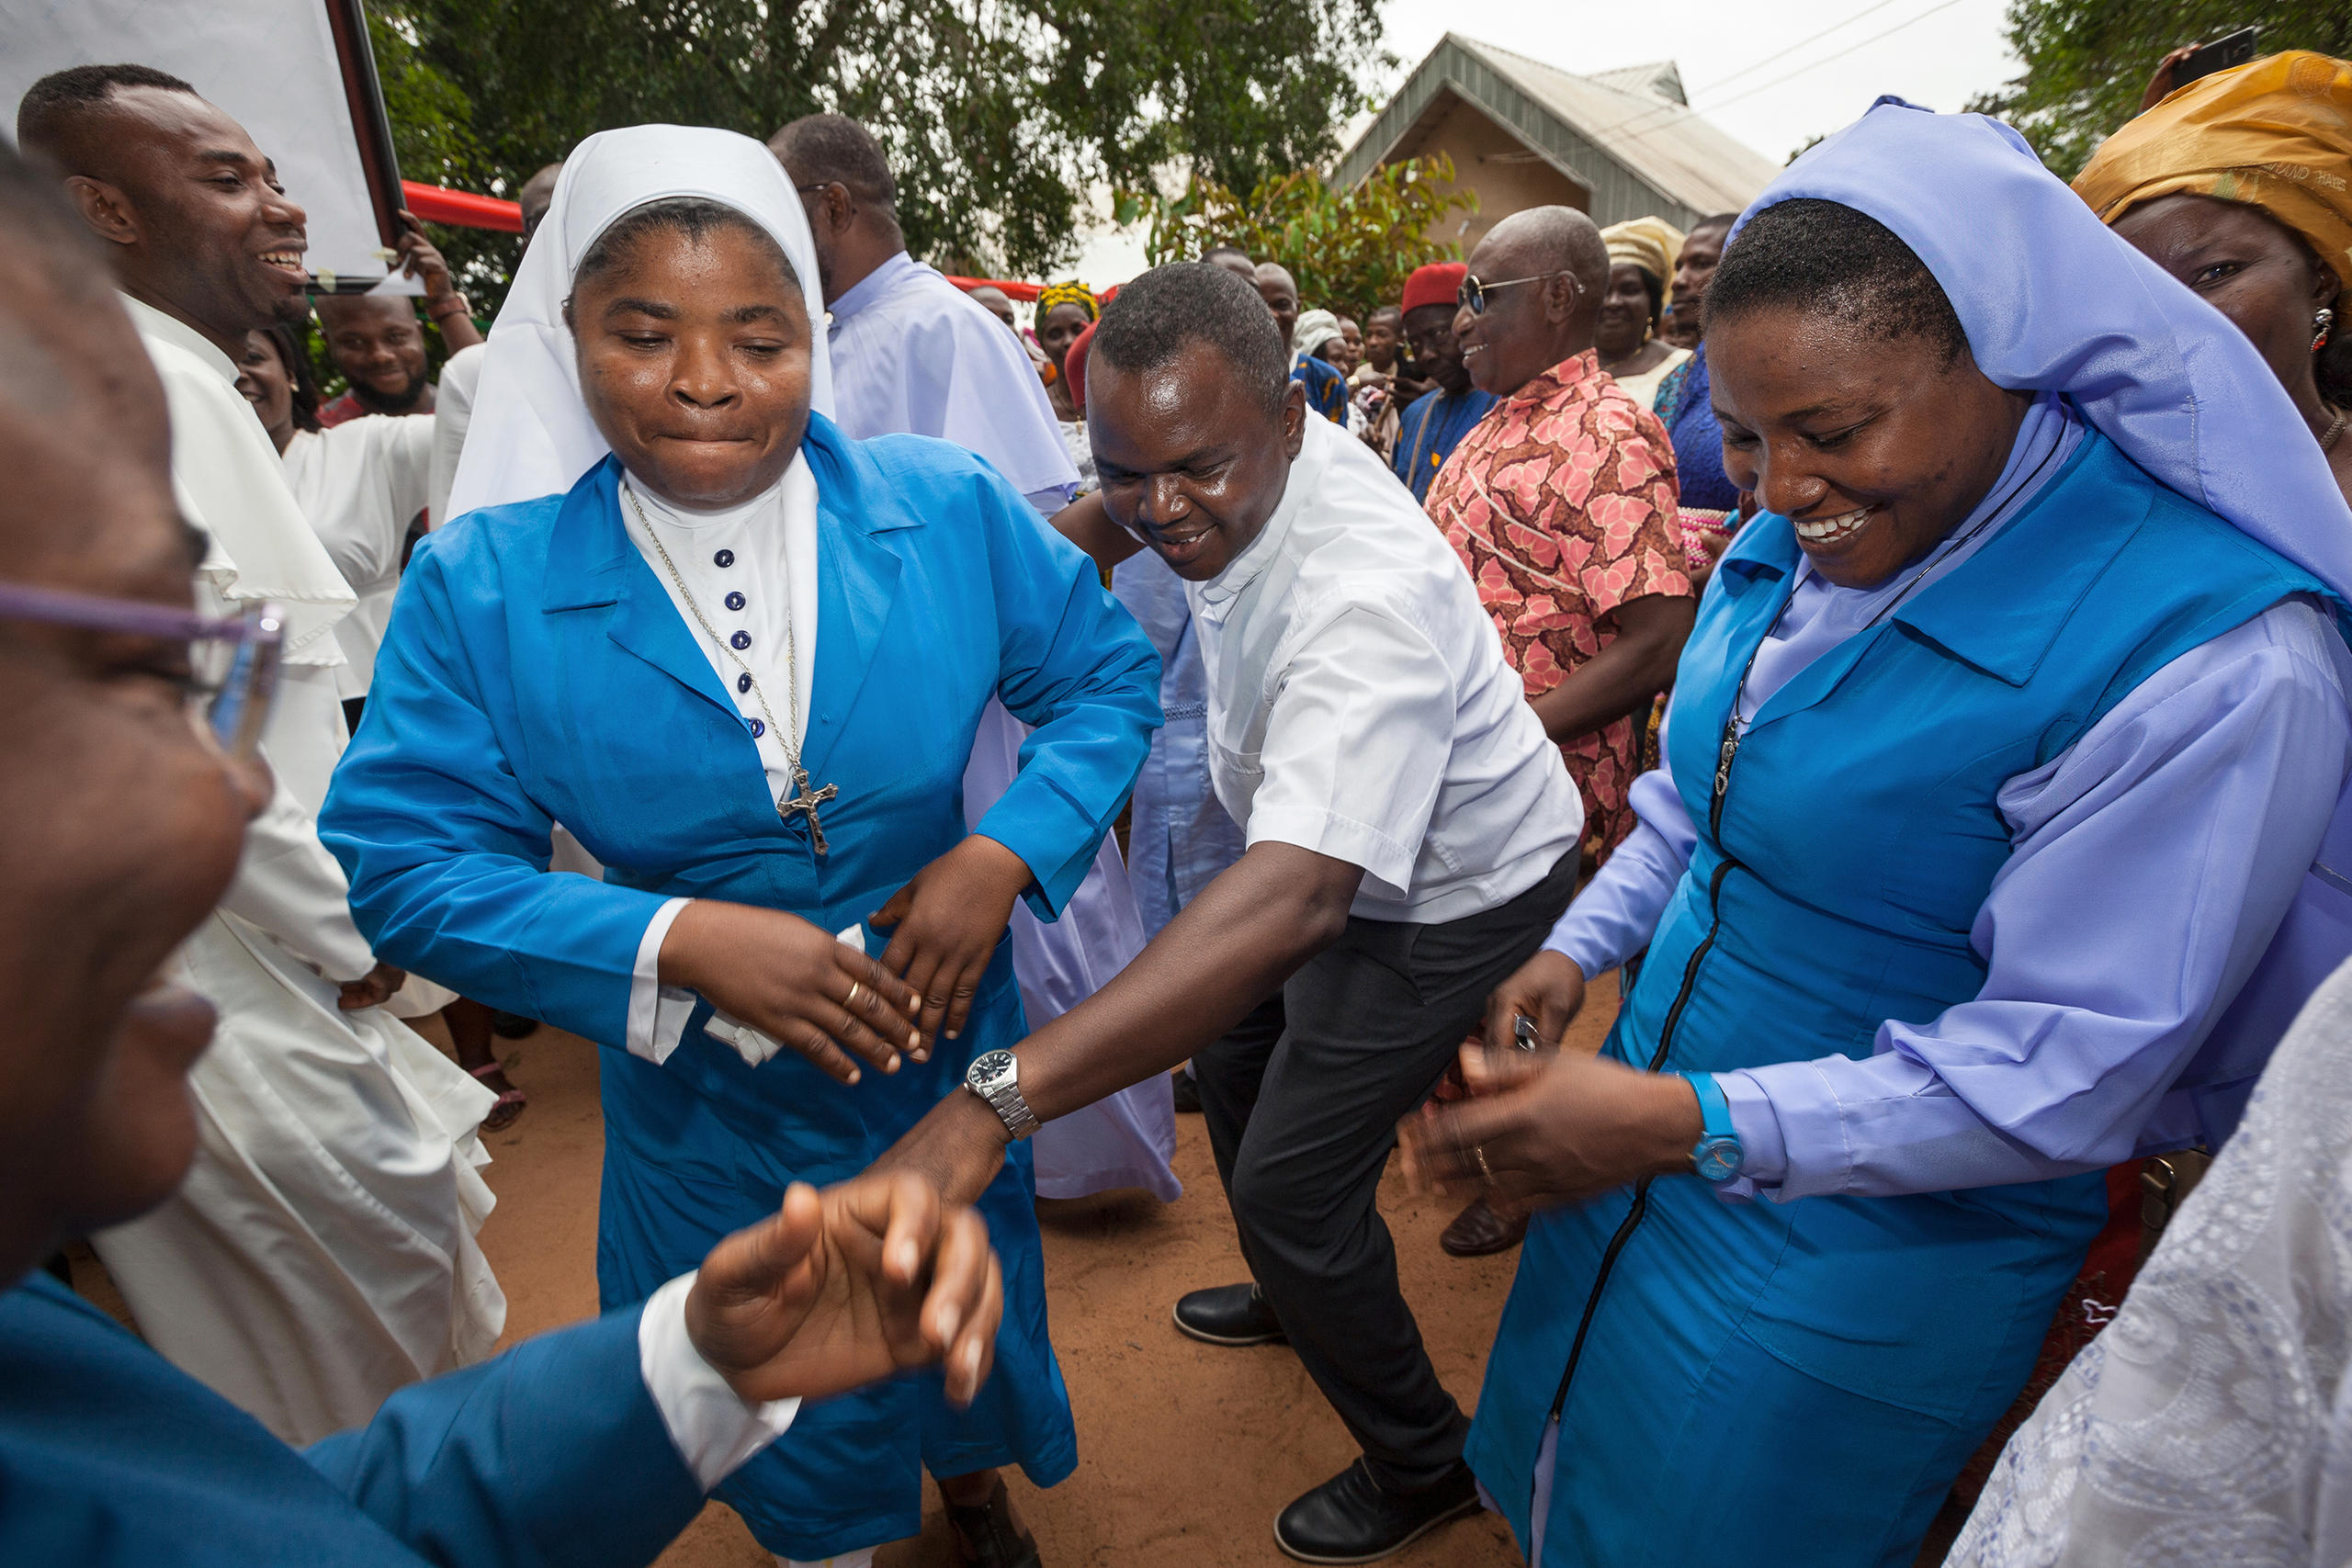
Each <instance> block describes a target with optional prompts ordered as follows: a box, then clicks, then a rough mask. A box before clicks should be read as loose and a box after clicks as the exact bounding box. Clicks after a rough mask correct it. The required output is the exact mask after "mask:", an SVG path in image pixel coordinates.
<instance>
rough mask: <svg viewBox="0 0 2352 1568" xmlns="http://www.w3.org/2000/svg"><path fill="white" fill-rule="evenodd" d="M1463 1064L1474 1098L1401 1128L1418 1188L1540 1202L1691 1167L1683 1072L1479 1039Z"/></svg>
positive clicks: (1408, 1173)
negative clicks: (1495, 1045) (1496, 1045)
mask: <svg viewBox="0 0 2352 1568" xmlns="http://www.w3.org/2000/svg"><path fill="white" fill-rule="evenodd" d="M1462 1066H1463V1077H1464V1080H1465V1081H1467V1082H1468V1083H1469V1085H1470V1088H1471V1092H1472V1096H1473V1098H1471V1099H1469V1100H1457V1101H1456V1102H1454V1103H1453V1104H1452V1105H1445V1106H1441V1105H1439V1104H1437V1103H1436V1102H1434V1101H1432V1102H1430V1104H1427V1105H1424V1106H1423V1107H1422V1108H1421V1110H1420V1111H1419V1114H1417V1115H1413V1116H1408V1117H1407V1118H1406V1119H1405V1120H1404V1122H1401V1123H1399V1124H1398V1126H1397V1142H1398V1144H1399V1145H1401V1146H1402V1148H1403V1151H1404V1156H1405V1179H1406V1180H1407V1182H1408V1184H1409V1185H1411V1186H1412V1187H1413V1189H1414V1190H1417V1191H1426V1190H1431V1189H1434V1190H1438V1191H1441V1192H1442V1191H1445V1190H1448V1189H1449V1188H1452V1187H1455V1186H1461V1187H1466V1188H1468V1189H1470V1190H1474V1191H1476V1190H1484V1191H1487V1192H1489V1193H1492V1194H1493V1195H1494V1196H1495V1197H1497V1198H1499V1199H1501V1200H1503V1201H1504V1202H1506V1203H1508V1204H1514V1205H1519V1206H1523V1207H1541V1206H1544V1205H1546V1204H1553V1203H1572V1202H1577V1201H1582V1200H1584V1199H1587V1198H1594V1197H1598V1196H1600V1194H1601V1193H1603V1192H1606V1191H1608V1190H1611V1188H1616V1187H1623V1186H1624V1185H1625V1184H1626V1183H1627V1182H1630V1181H1637V1180H1639V1179H1642V1178H1643V1177H1645V1176H1665V1175H1670V1174H1672V1173H1674V1172H1677V1171H1687V1170H1689V1169H1690V1168H1691V1161H1690V1155H1691V1145H1694V1144H1696V1143H1697V1142H1698V1141H1699V1135H1700V1134H1701V1132H1702V1130H1703V1122H1702V1118H1701V1115H1700V1112H1699V1097H1698V1095H1697V1093H1696V1092H1695V1091H1694V1090H1693V1089H1691V1085H1690V1084H1689V1083H1688V1082H1687V1081H1686V1080H1685V1079H1684V1078H1683V1077H1681V1076H1680V1075H1679V1074H1675V1073H1666V1074H1658V1073H1645V1072H1639V1071H1636V1070H1635V1069H1634V1068H1632V1067H1629V1066H1625V1065H1624V1064H1623V1063H1622V1062H1616V1061H1611V1060H1607V1059H1605V1058H1597V1057H1592V1056H1587V1055H1582V1054H1581V1053H1578V1052H1561V1053H1557V1054H1553V1053H1546V1054H1544V1055H1542V1056H1540V1057H1531V1056H1529V1055H1527V1054H1526V1053H1524V1052H1517V1051H1508V1050H1506V1051H1497V1050H1494V1049H1492V1048H1491V1047H1484V1046H1465V1047H1464V1050H1463V1056H1462Z"/></svg>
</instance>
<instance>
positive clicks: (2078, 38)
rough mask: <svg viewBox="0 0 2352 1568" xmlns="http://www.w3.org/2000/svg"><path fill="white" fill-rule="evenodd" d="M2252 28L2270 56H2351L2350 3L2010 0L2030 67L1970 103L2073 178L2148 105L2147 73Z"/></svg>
mask: <svg viewBox="0 0 2352 1568" xmlns="http://www.w3.org/2000/svg"><path fill="white" fill-rule="evenodd" d="M2248 26H2253V27H2259V28H2261V29H2262V32H2261V35H2260V37H2259V39H2258V40H2257V48H2258V49H2259V50H2260V51H2261V52H2262V53H2264V54H2276V53H2277V52H2278V51H2280V50H2284V49H2315V50H2318V51H2320V52H2321V53H2323V54H2332V55H2335V56H2337V57H2339V58H2341V57H2343V56H2345V55H2347V54H2352V4H2346V0H2010V5H2009V14H2008V36H2009V47H2010V48H2012V49H2014V50H2015V51H2017V54H2018V59H2020V60H2022V61H2024V62H2025V74H2024V75H2022V76H2020V77H2018V79H2017V80H2016V81H2014V82H2011V83H2010V84H2009V85H2007V86H2006V87H2004V88H2003V89H2001V90H2000V91H1999V92H1997V93H1991V94H1987V95H1985V96H1983V97H1980V98H1978V99H1977V100H1976V101H1975V102H1973V103H1972V104H1970V105H1969V106H1968V107H1970V108H1972V109H1975V110H1978V111H1980V112H1982V113H1985V114H1991V115H1998V116H1999V117H2000V118H2003V119H2006V120H2007V121H2008V122H2009V123H2010V124H2011V125H2014V126H2016V127H2017V128H2018V130H2020V131H2022V132H2024V133H2025V138H2026V140H2027V141H2030V142H2032V143H2033V146H2034V150H2035V151H2036V152H2040V153H2041V159H2042V162H2043V163H2045V164H2049V165H2050V167H2051V168H2052V171H2054V172H2055V173H2057V174H2058V175H2061V176H2062V177H2064V178H2066V179H2073V178H2074V177H2075V175H2077V174H2078V173H2080V172H2081V170H2082V167H2083V164H2085V163H2086V162H2087V161H2088V160H2089V158H2090V155H2091V153H2092V152H2094V151H2095V150H2096V149H2097V148H2098V144H2099V143H2100V142H2101V141H2104V140H2105V139H2106V138H2107V137H2108V136H2109V135H2110V134H2111V133H2112V132H2113V131H2114V130H2115V129H2116V127H2118V126H2120V125H2121V124H2122V123H2123V122H2124V121H2125V120H2127V119H2130V118H2131V117H2132V116H2133V115H2135V114H2138V113H2139V112H2140V95H2141V93H2142V92H2143V91H2144V90H2145V89H2146V87H2147V85H2148V76H2149V73H2152V72H2154V70H2155V68H2156V62H2159V61H2161V60H2162V59H2163V58H2164V57H2165V54H2167V53H2169V52H2170V51H2172V50H2173V49H2174V48H2176V47H2177V46H2178V45H2180V44H2185V43H2201V42H2210V41H2211V40H2212V39H2217V38H2220V37H2221V36H2222V34H2224V33H2229V32H2234V31H2236V30H2237V29H2238V28H2242V27H2248Z"/></svg>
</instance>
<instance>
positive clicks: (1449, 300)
mask: <svg viewBox="0 0 2352 1568" xmlns="http://www.w3.org/2000/svg"><path fill="white" fill-rule="evenodd" d="M1467 276H1470V264H1469V263H1468V262H1431V263H1430V265H1427V266H1417V267H1415V268H1414V269H1413V276H1410V277H1408V278H1407V279H1406V280H1405V303H1404V304H1403V305H1402V306H1400V307H1399V309H1401V310H1419V309H1420V308H1421V307H1422V306H1424V305H1451V304H1453V297H1454V296H1455V295H1456V294H1457V293H1459V292H1461V289H1462V280H1463V279H1464V278H1465V277H1467Z"/></svg>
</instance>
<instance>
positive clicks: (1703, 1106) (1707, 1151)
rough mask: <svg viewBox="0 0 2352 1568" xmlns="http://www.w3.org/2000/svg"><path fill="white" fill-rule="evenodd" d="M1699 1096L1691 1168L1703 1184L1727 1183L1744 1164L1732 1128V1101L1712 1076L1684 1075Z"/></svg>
mask: <svg viewBox="0 0 2352 1568" xmlns="http://www.w3.org/2000/svg"><path fill="white" fill-rule="evenodd" d="M1682 1076H1683V1077H1686V1078H1688V1079H1690V1080H1691V1089H1693V1090H1694V1091H1695V1092H1696V1093H1697V1094H1698V1096H1699V1124H1700V1127H1701V1132H1700V1134H1699V1141H1698V1142H1697V1143H1695V1144H1693V1145H1691V1170H1692V1171H1693V1172H1694V1173H1695V1174H1696V1175H1697V1176H1698V1178H1699V1179H1700V1180H1702V1181H1729V1180H1730V1179H1732V1178H1733V1177H1735V1176H1737V1175H1738V1174H1739V1168H1740V1167H1741V1166H1742V1165H1745V1164H1746V1163H1747V1150H1746V1149H1743V1148H1741V1147H1740V1146H1739V1134H1738V1132H1737V1131H1736V1129H1735V1128H1734V1127H1733V1126H1732V1124H1731V1101H1730V1100H1725V1099H1724V1091H1723V1086H1722V1085H1720V1084H1718V1083H1716V1082H1715V1075H1714V1074H1713V1073H1685V1074H1683V1075H1682Z"/></svg>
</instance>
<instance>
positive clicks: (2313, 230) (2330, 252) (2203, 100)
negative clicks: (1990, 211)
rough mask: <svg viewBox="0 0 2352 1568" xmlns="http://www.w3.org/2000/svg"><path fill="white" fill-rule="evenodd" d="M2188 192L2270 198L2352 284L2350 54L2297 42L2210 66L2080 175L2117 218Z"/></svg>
mask: <svg viewBox="0 0 2352 1568" xmlns="http://www.w3.org/2000/svg"><path fill="white" fill-rule="evenodd" d="M2184 192H2185V193H2187V194H2188V195H2192V196H2211V197H2220V198H2221V199H2222V200H2223V201H2243V202H2245V203H2247V204H2248V205H2250V206H2254V207H2258V208H2260V209H2263V210H2264V211H2265V212H2267V213H2268V214H2269V215H2270V216H2271V217H2273V218H2275V219H2277V220H2278V221H2279V222H2281V223H2283V224H2285V225H2286V226H2287V227H2288V228H2290V229H2292V230H2293V231H2295V232H2296V233H2298V234H2300V235H2301V236H2302V237H2303V238H2304V240H2306V241H2307V242H2309V243H2310V244H2311V247H2312V250H2314V251H2316V252H2318V253H2319V255H2320V259H2321V260H2323V261H2324V262H2326V263H2327V264H2328V265H2330V266H2332V267H2334V268H2335V274H2336V276H2338V277H2340V278H2342V279H2343V280H2344V281H2345V282H2346V284H2352V65H2347V64H2346V62H2343V61H2341V60H2331V59H2329V58H2328V57H2327V56H2326V55H2324V54H2313V53H2312V52H2311V51H2309V50H2290V51H2287V52H2286V53H2284V54H2274V55H2272V56H2270V57H2269V58H2268V59H2267V60H2257V61H2256V62H2253V63H2252V64H2250V65H2241V66H2239V67H2237V68H2236V69H2235V70H2233V71H2218V72H2215V73H2213V74H2212V75H2211V76H2205V77H2200V78H2199V79H2198V80H2197V81H2194V82H2191V83H2190V84H2189V85H2188V86H2186V87H2183V88H2181V89H2180V90H2179V91H2177V92H2176V93H2174V94H2172V95H2171V96H2169V97H2167V98H2165V100H2164V102H2162V103H2160V104H2158V105H2157V106H2156V107H2154V108H2152V109H2150V110H2149V111H2148V112H2147V113H2145V114H2143V115H2142V116H2140V117H2139V118H2137V119H2134V120H2131V122H2129V123H2128V124H2126V125H2125V126H2124V127H2123V129H2122V130H2119V131H2117V132H2116V133H2115V134H2114V135H2112V136H2110V137H2109V138H2108V139H2107V141H2105V142H2104V143H2102V144H2101V145H2100V147H2099V150H2098V152H2097V153H2096V154H2094V155H2093V156H2092V158H2091V161H2090V163H2089V164H2088V165H2086V167H2085V168H2084V170H2083V172H2082V173H2081V174H2080V175H2076V176H2075V194H2076V195H2077V196H2079V197H2082V198H2083V199H2084V200H2085V201H2086V202H2088V203H2090V207H2091V210H2092V211H2094V212H2096V213H2098V215H2099V218H2100V220H2102V221H2104V222H2108V223H2112V222H2114V221H2115V220H2117V219H2119V218H2120V217H2122V216H2123V215H2124V214H2125V213H2126V212H2129V211H2130V210H2131V209H2132V208H2134V207H2137V206H2139V205H2140V204H2141V203H2143V202H2149V201H2154V200H2155V199H2156V198H2157V197H2164V196H2177V195H2180V194H2182V193H2184Z"/></svg>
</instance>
